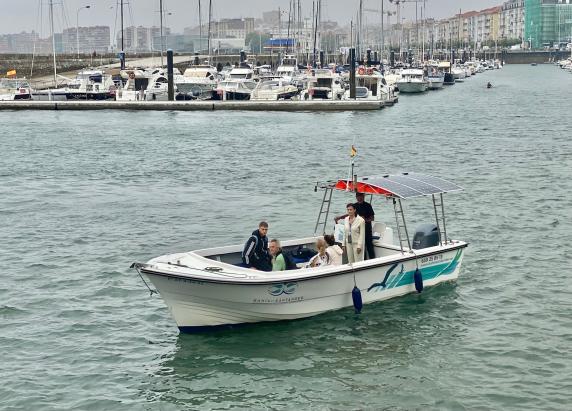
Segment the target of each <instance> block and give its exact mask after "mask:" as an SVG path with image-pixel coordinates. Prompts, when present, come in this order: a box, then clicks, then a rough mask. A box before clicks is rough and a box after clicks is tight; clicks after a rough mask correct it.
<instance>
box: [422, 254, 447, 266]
mask: <svg viewBox="0 0 572 411" xmlns="http://www.w3.org/2000/svg"><path fill="white" fill-rule="evenodd" d="M436 261H443V254H437V255H430V256H427V257H423V258H422V259H421V264H429V263H434V262H436Z"/></svg>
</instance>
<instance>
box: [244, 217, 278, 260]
mask: <svg viewBox="0 0 572 411" xmlns="http://www.w3.org/2000/svg"><path fill="white" fill-rule="evenodd" d="M266 234H268V223H267V222H266V221H261V222H260V224H258V230H254V231H253V232H252V235H251V236H250V237H249V238H248V240H247V241H246V244H244V250H243V251H242V262H243V263H244V265H245V266H246V267H248V268H254V269H256V270H260V271H272V263H271V261H272V259H271V257H270V253H269V252H268V237H267V236H266Z"/></svg>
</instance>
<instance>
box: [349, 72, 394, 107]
mask: <svg viewBox="0 0 572 411" xmlns="http://www.w3.org/2000/svg"><path fill="white" fill-rule="evenodd" d="M344 80H345V81H346V82H348V83H349V73H348V74H346V75H345V76H344ZM394 94H395V93H394V87H393V86H390V85H388V84H387V82H386V80H385V78H384V76H382V74H381V73H380V72H379V71H377V70H374V69H373V68H363V67H360V68H358V71H357V73H356V100H369V101H388V100H389V99H391V98H393V97H394ZM343 99H344V100H350V99H351V97H350V90H349V89H348V90H346V92H345V93H344V97H343Z"/></svg>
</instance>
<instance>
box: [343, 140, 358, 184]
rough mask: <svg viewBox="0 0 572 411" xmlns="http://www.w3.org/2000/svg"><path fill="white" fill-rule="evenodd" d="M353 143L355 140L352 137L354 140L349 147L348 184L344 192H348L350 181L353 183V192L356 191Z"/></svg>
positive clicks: (355, 151) (354, 149)
mask: <svg viewBox="0 0 572 411" xmlns="http://www.w3.org/2000/svg"><path fill="white" fill-rule="evenodd" d="M355 142H356V138H355V136H354V140H353V142H352V145H351V147H350V170H349V173H350V174H349V176H348V182H347V184H346V191H350V189H349V186H350V184H349V183H350V181H352V183H353V190H354V191H357V175H355V174H354V166H355V164H354V158H355V156H357V150H356V147H355Z"/></svg>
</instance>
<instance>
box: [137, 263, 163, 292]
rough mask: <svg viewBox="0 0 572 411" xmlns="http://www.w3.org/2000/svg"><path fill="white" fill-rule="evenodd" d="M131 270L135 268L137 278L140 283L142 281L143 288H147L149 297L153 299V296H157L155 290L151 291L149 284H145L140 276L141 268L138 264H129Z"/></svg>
mask: <svg viewBox="0 0 572 411" xmlns="http://www.w3.org/2000/svg"><path fill="white" fill-rule="evenodd" d="M131 268H135V270H136V271H137V274H139V278H141V281H143V284H145V287H147V289H148V290H149V297H153V294H159V292H158V291H157V290H153V289H152V288H151V287H149V284H147V281H145V279H144V278H143V275H141V271H140V268H141V266H140V265H139V264H137V263H133V264H131Z"/></svg>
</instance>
